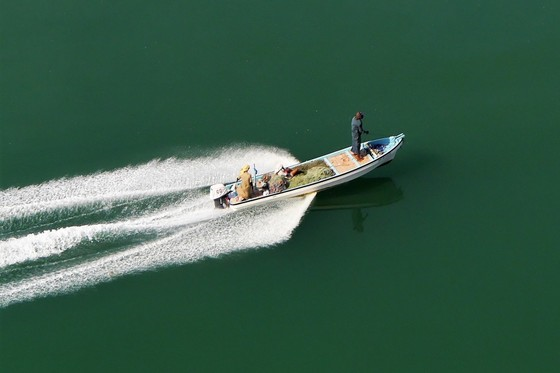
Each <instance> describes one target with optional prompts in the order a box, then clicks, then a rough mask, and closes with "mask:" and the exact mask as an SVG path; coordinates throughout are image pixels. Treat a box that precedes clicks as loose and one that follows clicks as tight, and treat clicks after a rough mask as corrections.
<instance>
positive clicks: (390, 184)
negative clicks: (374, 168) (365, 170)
mask: <svg viewBox="0 0 560 373" xmlns="http://www.w3.org/2000/svg"><path fill="white" fill-rule="evenodd" d="M403 195H404V194H403V191H402V189H401V188H400V187H398V186H397V185H396V184H395V182H394V181H393V179H391V178H388V177H383V178H360V179H356V180H353V181H351V182H349V183H348V184H346V185H342V186H338V187H336V188H333V189H329V190H326V191H323V192H321V193H318V194H317V197H316V198H315V199H314V200H313V204H312V205H311V209H310V211H332V210H352V223H353V226H354V230H356V231H358V232H363V229H364V228H363V223H364V221H365V220H366V218H367V216H368V214H367V212H364V211H363V209H368V208H372V207H381V206H386V205H390V204H393V203H396V202H398V201H399V200H401V199H402V198H403Z"/></svg>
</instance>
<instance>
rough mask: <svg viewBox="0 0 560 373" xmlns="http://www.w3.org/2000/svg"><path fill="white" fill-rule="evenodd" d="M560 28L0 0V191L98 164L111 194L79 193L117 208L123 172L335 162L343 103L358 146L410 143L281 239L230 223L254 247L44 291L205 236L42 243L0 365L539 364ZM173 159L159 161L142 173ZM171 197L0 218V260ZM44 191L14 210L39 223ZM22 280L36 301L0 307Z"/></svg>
mask: <svg viewBox="0 0 560 373" xmlns="http://www.w3.org/2000/svg"><path fill="white" fill-rule="evenodd" d="M559 11H560V9H559V6H558V4H557V2H553V1H536V2H535V1H515V2H506V1H490V2H480V3H472V4H471V3H467V4H462V3H459V2H448V1H442V0H434V1H428V2H421V3H418V4H411V3H410V2H405V1H397V2H379V1H370V2H364V1H345V2H344V4H342V2H334V1H321V2H319V1H306V2H303V3H302V2H295V1H284V2H275V3H272V2H257V1H239V2H219V1H204V2H203V1H190V2H175V1H169V2H167V1H164V2H157V3H156V2H145V1H140V2H139V1H135V2H133V1H120V2H106V1H99V0H98V1H59V2H56V3H48V2H47V3H44V2H37V1H18V2H2V4H0V126H1V127H0V131H1V132H0V137H1V138H0V141H1V142H0V172H1V173H0V187H1V188H2V192H3V193H5V194H6V195H7V194H10V195H16V196H19V195H20V194H18V193H23V192H20V191H25V190H28V189H25V188H29V186H39V185H40V184H42V183H45V182H47V181H50V180H60V179H62V178H66V179H64V180H66V181H64V182H62V181H61V182H60V183H59V184H53V185H54V186H53V187H52V190H51V191H50V192H49V193H56V190H62V191H63V192H65V191H67V190H68V191H70V190H74V189H76V188H84V189H87V188H88V185H89V187H91V184H88V182H87V180H90V179H89V178H91V177H92V175H95V174H96V173H98V172H100V171H104V172H105V173H106V175H107V180H108V181H107V184H108V186H107V185H106V184H105V181H104V182H103V183H97V182H93V189H95V188H96V187H98V186H99V187H104V188H107V191H108V192H107V193H109V192H111V193H113V192H114V193H116V192H119V191H121V190H120V189H119V188H121V187H122V185H123V183H125V182H126V180H127V179H126V178H127V177H128V176H127V175H128V174H126V173H124V171H122V170H125V168H126V167H127V166H131V167H140V168H139V170H140V171H139V172H137V173H136V174H135V175H136V176H134V177H136V178H138V179H139V181H141V180H142V170H144V168H142V167H145V169H146V170H148V171H150V172H152V173H151V174H150V175H151V176H150V177H151V178H152V179H150V178H148V177H146V179H147V180H148V181H149V182H150V183H157V182H159V183H161V184H162V185H165V181H166V180H167V178H169V180H172V181H173V182H177V180H179V181H181V180H182V179H180V178H179V179H174V177H176V175H177V174H180V170H181V168H180V166H181V165H183V164H185V165H188V166H189V167H191V166H192V163H193V162H194V163H195V164H198V165H201V166H196V165H195V166H192V167H193V169H194V170H195V171H196V172H195V173H194V174H193V175H191V176H186V180H188V181H189V182H192V183H193V188H194V187H195V186H196V187H198V186H201V185H207V183H204V181H205V180H207V179H208V180H210V179H211V178H212V177H217V176H219V175H220V173H223V176H224V177H225V176H227V175H229V174H228V173H227V172H226V171H224V170H223V169H222V168H220V167H224V166H223V164H224V163H227V162H224V161H223V159H224V158H226V159H227V155H228V154H232V157H231V158H230V159H231V160H230V162H231V163H232V164H231V165H229V166H230V167H231V169H232V170H234V171H235V170H237V169H238V168H239V167H240V166H241V165H242V164H243V163H245V162H246V161H250V160H246V158H247V157H248V156H249V155H251V157H253V158H256V160H255V161H256V162H257V163H258V162H262V161H263V159H264V160H267V161H271V162H272V161H273V158H274V156H273V155H271V153H272V154H276V153H282V152H286V153H285V154H284V153H282V154H283V155H282V156H284V157H288V156H289V155H291V156H293V157H295V158H298V159H300V160H304V159H308V158H311V157H315V156H318V155H321V154H324V153H327V152H329V151H332V150H336V149H339V148H342V147H345V146H349V145H350V144H349V141H350V119H351V117H352V115H353V113H354V112H356V111H358V110H360V111H364V112H365V113H366V117H365V120H364V125H365V127H366V128H367V129H369V130H370V136H369V138H375V137H383V136H388V135H391V134H398V133H400V132H404V133H405V134H406V142H405V144H404V146H403V147H402V148H401V150H399V153H398V154H397V157H396V159H395V161H394V162H392V163H391V164H390V165H388V166H387V167H383V168H381V169H379V170H376V171H374V172H372V173H371V174H369V175H368V176H366V177H365V178H363V179H361V180H357V181H355V182H352V183H350V184H348V185H344V186H341V187H339V188H337V189H333V190H330V191H327V192H324V193H320V194H318V195H317V196H316V198H315V200H314V201H313V202H312V203H311V205H310V206H309V208H308V209H307V211H306V212H305V213H303V214H302V213H301V211H299V210H298V208H300V209H301V206H302V204H301V203H303V202H301V203H300V205H298V206H299V207H297V206H296V207H294V208H293V209H291V210H283V208H279V211H277V212H275V213H276V214H278V215H275V216H278V217H282V218H283V219H284V220H292V223H293V227H291V226H289V224H288V223H286V222H279V221H278V222H277V223H278V224H279V225H280V224H281V223H282V224H285V225H282V226H281V227H279V228H278V229H277V230H276V231H275V230H274V224H268V223H266V224H265V223H263V224H259V221H260V219H265V216H264V214H263V213H259V212H255V213H254V214H256V215H251V214H253V213H247V214H244V215H240V218H238V219H237V220H235V219H236V218H232V224H237V225H234V226H235V227H237V229H246V231H244V232H249V234H247V238H246V241H243V240H242V239H240V238H238V237H236V239H239V240H240V241H239V246H235V247H234V246H232V247H231V248H230V250H228V252H227V253H224V254H223V255H214V253H215V252H212V253H211V254H208V253H207V252H203V253H202V257H204V256H205V255H206V254H208V255H206V256H212V258H206V259H204V258H198V257H197V258H194V259H193V260H186V259H184V258H183V259H181V260H175V259H174V257H166V258H165V260H163V259H161V260H162V262H158V263H159V264H157V265H152V264H153V263H151V264H146V265H145V264H144V263H142V264H141V263H138V266H137V268H136V267H135V264H134V261H130V262H128V264H127V265H129V266H130V267H127V268H126V269H125V270H122V272H119V271H120V269H119V268H117V267H113V265H114V264H108V265H107V266H105V267H103V271H107V273H109V275H108V276H109V277H104V278H102V279H100V280H99V281H98V280H96V279H95V276H93V274H89V275H91V276H93V277H92V278H93V279H92V281H91V282H87V281H85V282H83V283H80V282H76V283H74V287H72V285H68V286H69V287H70V288H65V289H63V291H57V290H56V286H55V285H56V284H54V285H53V284H51V286H52V289H53V290H47V291H45V289H44V287H43V288H42V287H41V283H40V282H41V281H40V280H41V279H42V278H43V277H42V276H43V275H45V274H48V273H57V274H58V275H60V277H59V279H60V280H61V283H62V282H64V279H65V278H66V277H69V276H76V277H79V273H78V275H76V273H74V272H72V273H71V272H70V268H73V267H71V265H73V263H75V262H78V263H88V261H89V260H94V259H97V258H104V257H111V255H113V254H114V255H119V254H121V253H127V250H128V249H129V248H130V247H132V248H135V247H137V246H135V245H142V244H144V243H147V242H156V244H155V245H154V247H153V248H152V250H153V251H154V252H155V253H160V254H161V255H162V256H164V257H165V255H166V254H165V253H166V252H169V253H173V255H179V254H178V253H180V252H181V248H182V247H183V246H182V245H184V247H186V248H189V250H190V249H191V248H192V247H195V248H196V247H197V246H198V245H200V246H201V247H204V248H206V247H210V246H211V245H212V242H214V240H217V239H218V236H222V235H224V233H223V231H222V230H219V229H216V230H215V231H213V230H212V225H211V223H204V222H201V223H200V224H199V223H198V222H195V223H196V224H195V228H196V229H199V231H195V232H193V233H189V234H190V235H187V236H185V237H188V239H185V241H183V242H181V241H173V242H172V244H169V243H167V244H165V245H163V244H161V246H160V245H159V244H157V242H160V241H151V240H152V239H153V238H154V237H153V236H154V235H155V236H157V235H158V234H160V233H161V232H159V231H155V232H154V231H152V230H150V231H144V230H143V229H142V228H140V229H137V230H135V231H134V232H133V233H131V234H130V235H124V236H120V235H119V236H118V237H117V238H114V237H112V236H111V237H106V236H102V237H101V238H99V237H97V238H96V239H94V240H92V241H91V242H89V243H87V244H80V245H78V247H75V248H74V247H71V248H69V249H67V250H66V251H65V252H63V253H62V254H57V253H55V252H54V251H56V249H58V248H59V246H58V245H60V244H59V243H58V242H59V241H55V242H54V243H52V242H50V241H48V242H47V243H46V244H45V245H46V249H48V250H50V251H49V253H50V254H48V255H47V256H45V257H41V258H39V259H36V260H31V261H29V262H20V263H16V264H12V265H6V266H4V267H0V294H2V296H3V297H4V299H0V303H3V304H6V305H5V306H4V307H3V308H0V370H1V371H3V372H4V371H5V372H31V371H53V372H54V371H56V372H74V371H88V372H89V371H91V372H97V371H130V372H138V371H189V372H191V371H192V372H199V371H240V372H245V371H258V372H262V371H277V372H290V371H298V372H309V371H319V372H322V371H333V372H340V371H364V372H365V371H368V372H369V371H382V372H386V371H397V372H411V371H423V372H425V371H429V372H432V371H438V372H478V371H484V372H555V371H557V369H558V366H560V354H559V353H558V351H559V350H560V334H559V333H558V330H559V329H560V298H559V297H558V287H559V285H560V274H559V272H558V267H559V265H560V253H559V252H558V247H559V246H560V245H559V243H560V240H559V238H558V233H557V232H558V231H557V224H558V222H559V221H560V216H559V213H558V206H559V198H558V192H557V185H558V182H559V179H560V177H559V172H558V161H557V157H556V156H555V149H554V146H555V144H556V142H557V139H558V138H559V136H560V129H559V128H560V126H559V119H560V105H559V104H558V87H559V86H560V70H559V69H558V66H560V49H559V48H558V42H559V40H560V28H559V27H558V21H557V18H558V17H557V14H558V12H559ZM263 147H266V148H265V149H268V150H266V151H264V150H263V154H264V155H263V156H262V158H259V157H258V156H257V155H256V154H259V149H263ZM269 147H274V149H273V150H272V151H270V148H269ZM209 154H210V155H213V157H215V159H219V160H222V161H221V162H220V163H216V162H213V161H212V160H209V159H208V158H205V157H206V156H208V155H209ZM216 154H218V156H216ZM286 154H288V155H286ZM168 158H173V159H175V160H177V162H179V163H178V166H177V165H174V164H172V165H170V166H169V165H166V164H163V165H162V164H158V163H156V164H154V163H150V162H153V160H155V159H168ZM181 162H184V163H181ZM216 169H219V171H212V170H216ZM126 170H128V169H126ZM122 175H124V180H123V177H122ZM154 175H155V176H154ZM80 178H86V182H84V184H79V186H78V184H77V180H82V179H80ZM202 179H204V180H202ZM92 180H93V179H92ZM103 180H105V179H103ZM134 180H136V179H134ZM201 180H202V181H201ZM93 181H95V180H93ZM199 181H200V183H198V182H199ZM197 183H198V184H197ZM194 184H196V185H194ZM14 188H20V189H14ZM61 188H62V189H61ZM64 188H67V189H64ZM39 190H44V189H40V188H39ZM87 190H90V189H87ZM173 193H175V194H171V193H170V194H165V195H164V196H156V197H150V198H153V199H142V200H140V201H134V203H132V202H129V201H128V200H127V201H126V203H124V205H111V206H110V208H109V207H107V206H105V205H102V204H101V202H100V205H99V206H97V205H96V208H99V211H97V210H96V211H97V212H95V214H94V212H92V211H89V210H88V211H86V212H87V214H85V213H84V214H85V216H82V215H80V214H81V212H79V213H76V214H77V215H76V216H71V217H69V216H66V215H63V212H60V211H59V212H57V213H56V214H54V213H46V214H45V215H41V214H39V213H38V217H37V218H36V219H37V221H35V222H32V223H33V224H36V225H37V227H39V226H42V224H44V226H43V228H41V229H43V230H38V229H39V228H36V227H35V228H33V229H35V230H25V229H31V228H29V227H28V225H29V224H31V223H29V222H28V221H25V220H22V221H16V223H17V224H16V223H14V221H15V220H14V221H10V222H11V223H10V224H11V225H8V223H7V220H4V221H3V225H4V226H3V228H2V230H1V231H0V234H1V235H0V244H4V246H2V248H3V251H0V255H2V256H4V258H11V257H12V256H13V255H14V252H13V250H15V249H14V246H9V245H8V244H7V243H9V242H8V240H10V239H19V238H22V237H24V236H25V235H26V234H29V235H33V234H40V233H44V236H39V237H47V238H48V237H51V236H49V234H51V233H49V232H50V231H51V230H52V231H53V232H55V233H56V232H66V231H60V230H59V229H61V228H63V227H90V226H92V225H93V224H94V223H99V222H112V221H113V220H114V219H116V218H119V217H120V218H123V219H132V218H137V217H140V218H142V217H146V216H147V215H148V212H150V211H152V209H157V208H161V207H162V206H169V207H170V208H173V207H177V206H178V201H184V200H187V201H196V199H195V198H194V197H191V196H190V194H189V193H190V192H189V191H186V192H173ZM41 196H42V195H41V194H38V195H37V194H36V195H35V196H33V194H32V193H31V194H30V195H29V196H28V198H35V201H36V206H38V207H37V208H39V207H41V206H43V205H42V204H41V202H45V203H46V202H47V201H41V200H40V198H42V197H41ZM26 198H27V197H26ZM197 198H198V197H197ZM37 201H38V202H37ZM128 203H131V204H128ZM193 203H194V202H193ZM33 206H35V205H33ZM1 207H5V206H1ZM290 208H291V207H290ZM107 209H108V210H107ZM106 210H107V211H108V212H107V213H105V211H106ZM1 211H2V213H3V214H7V213H6V212H5V211H4V210H1ZM80 211H81V210H80ZM57 214H58V215H57ZM88 214H89V215H88ZM104 214H105V215H104ZM258 214H261V215H258ZM5 216H8V215H2V218H3V219H4V218H5ZM189 216H191V215H189ZM179 217H180V215H179ZM255 217H257V218H258V219H255ZM88 219H89V220H88ZM255 220H257V221H255ZM217 221H219V222H221V221H222V220H217ZM18 224H19V225H18ZM26 224H28V225H26ZM174 224H175V223H174ZM197 224H198V225H197ZM18 229H22V230H21V231H19V230H18ZM174 229H179V228H177V227H175V226H174ZM267 229H270V235H272V236H274V234H276V233H275V232H280V233H278V236H277V237H276V236H274V239H267V237H268V235H266V234H264V233H263V232H265V233H266V232H267ZM103 232H104V233H103V234H108V233H107V232H105V231H103ZM174 232H175V231H174ZM197 232H198V233H197ZM236 232H238V231H234V232H228V234H232V235H234V236H235V235H236ZM185 234H187V233H185ZM261 236H262V237H261ZM31 237H32V238H33V237H35V236H31ZM64 237H66V233H64V235H61V237H58V236H57V239H58V240H61V241H63V239H64ZM251 237H257V238H256V239H253V240H251ZM197 238H198V239H202V241H201V242H200V243H198V244H194V245H193V244H192V242H193V240H194V241H196V239H197ZM10 242H12V241H10ZM17 242H19V241H17ZM41 242H43V241H41ZM49 242H50V243H49ZM217 246H218V250H219V248H220V247H223V246H220V245H217ZM10 250H12V251H10ZM166 250H167V251H166ZM185 250H186V249H185ZM34 252H35V251H34ZM26 255H31V254H29V253H28V254H26ZM169 255H171V254H169ZM169 255H168V256H169ZM193 255H194V254H193ZM158 260H159V259H158ZM0 262H1V261H0ZM22 279H23V280H25V281H28V282H27V283H28V284H32V285H33V286H36V289H39V290H38V292H37V294H36V295H35V293H32V292H31V291H29V292H28V293H27V296H26V291H25V289H24V290H23V292H22V297H21V299H22V301H19V300H14V301H11V300H12V299H15V298H13V294H10V293H9V292H8V290H6V289H9V286H10V284H11V283H13V282H14V281H20V280H22ZM18 299H19V298H18Z"/></svg>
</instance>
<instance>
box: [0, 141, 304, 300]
mask: <svg viewBox="0 0 560 373" xmlns="http://www.w3.org/2000/svg"><path fill="white" fill-rule="evenodd" d="M252 160H258V161H257V162H255V165H256V167H257V169H258V170H259V171H268V170H272V169H273V168H274V166H275V164H276V163H278V162H281V163H284V164H292V163H295V162H296V159H294V158H293V157H292V156H291V155H290V154H288V153H287V152H285V151H283V150H280V149H270V148H260V147H245V148H236V149H234V148H231V149H221V150H219V151H217V152H216V153H215V154H211V155H208V156H206V157H200V158H195V159H176V158H172V159H166V160H154V161H152V162H149V163H146V164H143V165H139V166H131V167H126V168H122V169H118V170H114V171H109V172H101V173H97V174H92V175H85V176H77V177H71V178H64V179H60V180H54V181H49V182H46V183H43V184H39V185H32V186H28V187H24V188H13V189H7V190H3V191H0V224H1V229H0V307H4V306H7V305H9V304H12V303H15V302H20V301H24V300H29V299H33V298H35V297H43V296H47V295H50V294H56V293H64V292H69V291H73V290H76V289H79V288H82V287H84V286H91V285H94V284H96V283H99V282H104V281H109V280H111V279H113V278H116V277H119V276H123V275H126V274H130V273H134V272H139V271H145V270H149V269H154V268H157V267H161V266H168V265H178V264H183V263H189V262H193V261H196V260H200V259H202V258H205V257H217V256H220V255H222V254H226V253H229V252H233V251H237V250H245V249H250V248H258V247H266V246H270V245H274V244H277V243H279V242H282V241H284V240H287V239H288V238H289V237H290V235H291V233H292V231H293V230H294V228H295V227H296V226H297V225H298V224H299V221H300V219H301V218H302V216H303V214H304V213H305V211H306V209H307V207H308V206H309V204H310V203H311V201H312V198H313V196H312V195H310V196H308V197H306V198H301V199H293V200H288V201H283V202H281V203H277V204H272V205H268V206H266V207H264V208H255V209H248V210H246V211H240V212H231V211H226V210H216V209H214V204H213V202H212V201H211V200H210V198H209V196H208V186H209V185H211V184H214V183H217V182H223V181H231V180H233V179H235V177H236V174H237V172H238V169H239V168H240V167H241V166H242V165H243V164H245V163H251V165H252Z"/></svg>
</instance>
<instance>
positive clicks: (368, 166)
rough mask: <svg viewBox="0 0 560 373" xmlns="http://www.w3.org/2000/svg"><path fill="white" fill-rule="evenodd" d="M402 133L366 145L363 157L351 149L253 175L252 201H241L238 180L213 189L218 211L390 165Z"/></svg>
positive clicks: (313, 188)
mask: <svg viewBox="0 0 560 373" xmlns="http://www.w3.org/2000/svg"><path fill="white" fill-rule="evenodd" d="M404 138H405V135H404V134H403V133H401V134H399V135H395V136H389V137H383V138H379V139H376V140H372V141H366V142H363V143H362V144H361V146H360V154H354V153H352V152H351V147H348V148H344V149H340V150H337V151H335V152H332V153H329V154H326V155H322V156H320V157H317V158H314V159H311V160H308V161H305V162H301V163H296V164H293V165H289V166H288V167H284V166H282V165H279V166H278V167H277V168H276V169H275V170H272V171H269V172H266V173H262V174H256V173H255V174H254V175H253V176H252V188H251V191H250V196H249V198H241V196H239V194H238V192H237V190H238V187H239V186H240V184H241V181H240V180H239V179H238V180H236V181H233V182H229V183H224V184H215V185H212V186H211V187H210V198H211V199H212V200H214V205H215V207H217V208H231V209H241V208H247V207H252V206H257V205H262V204H266V203H270V202H273V201H278V200H281V199H286V198H293V197H300V196H303V195H305V194H308V193H313V192H319V191H321V190H325V189H328V188H332V187H335V186H337V185H340V184H343V183H347V182H349V181H351V180H354V179H356V178H359V177H360V176H363V175H365V174H367V173H368V172H370V171H372V170H374V169H376V168H378V167H381V166H384V165H386V164H388V163H389V162H391V161H392V160H393V159H394V158H395V155H396V154H397V151H398V150H399V149H400V147H401V146H402V144H403V142H404Z"/></svg>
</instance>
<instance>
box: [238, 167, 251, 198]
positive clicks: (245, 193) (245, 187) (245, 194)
mask: <svg viewBox="0 0 560 373" xmlns="http://www.w3.org/2000/svg"><path fill="white" fill-rule="evenodd" d="M249 168H250V166H249V165H248V164H246V165H245V166H243V168H242V169H241V173H240V174H239V177H238V178H237V180H241V184H239V185H238V186H237V195H239V197H240V198H241V199H249V198H251V192H252V190H253V178H252V177H251V175H250V174H249Z"/></svg>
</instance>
